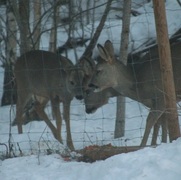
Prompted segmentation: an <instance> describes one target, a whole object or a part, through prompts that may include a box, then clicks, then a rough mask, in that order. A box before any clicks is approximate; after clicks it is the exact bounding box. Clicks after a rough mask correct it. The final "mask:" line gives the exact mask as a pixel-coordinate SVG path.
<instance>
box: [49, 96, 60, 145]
mask: <svg viewBox="0 0 181 180" xmlns="http://www.w3.org/2000/svg"><path fill="white" fill-rule="evenodd" d="M51 107H52V115H53V116H55V119H56V126H57V130H56V136H57V139H58V141H59V142H61V143H62V137H61V130H62V117H61V112H60V100H59V98H58V97H57V98H53V99H51Z"/></svg>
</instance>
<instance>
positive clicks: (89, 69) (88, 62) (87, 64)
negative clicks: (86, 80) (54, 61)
mask: <svg viewBox="0 0 181 180" xmlns="http://www.w3.org/2000/svg"><path fill="white" fill-rule="evenodd" d="M80 64H81V66H82V67H83V70H84V72H85V74H86V75H87V76H89V75H91V74H92V73H93V71H94V69H95V62H94V60H93V59H91V58H88V57H84V59H83V60H82V61H81V62H80Z"/></svg>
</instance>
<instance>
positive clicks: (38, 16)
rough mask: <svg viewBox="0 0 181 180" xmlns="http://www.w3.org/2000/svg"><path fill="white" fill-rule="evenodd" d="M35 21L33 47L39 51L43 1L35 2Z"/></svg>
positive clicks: (37, 0)
mask: <svg viewBox="0 0 181 180" xmlns="http://www.w3.org/2000/svg"><path fill="white" fill-rule="evenodd" d="M33 9H34V21H33V32H34V33H33V45H34V49H39V46H40V33H41V21H40V19H41V0H34V2H33Z"/></svg>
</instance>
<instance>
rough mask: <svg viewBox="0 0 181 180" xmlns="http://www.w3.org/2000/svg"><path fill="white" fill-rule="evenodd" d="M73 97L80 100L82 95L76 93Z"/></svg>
mask: <svg viewBox="0 0 181 180" xmlns="http://www.w3.org/2000/svg"><path fill="white" fill-rule="evenodd" d="M75 98H76V99H78V100H82V99H83V96H82V95H78V96H75Z"/></svg>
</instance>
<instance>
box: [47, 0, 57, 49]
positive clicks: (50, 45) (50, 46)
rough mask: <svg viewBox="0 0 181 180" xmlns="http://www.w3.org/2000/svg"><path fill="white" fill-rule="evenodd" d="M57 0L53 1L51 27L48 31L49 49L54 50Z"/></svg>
mask: <svg viewBox="0 0 181 180" xmlns="http://www.w3.org/2000/svg"><path fill="white" fill-rule="evenodd" d="M56 4H57V0H54V3H53V17H52V29H51V32H50V41H49V51H52V52H55V51H56V48H57V13H58V6H57V5H56Z"/></svg>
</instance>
